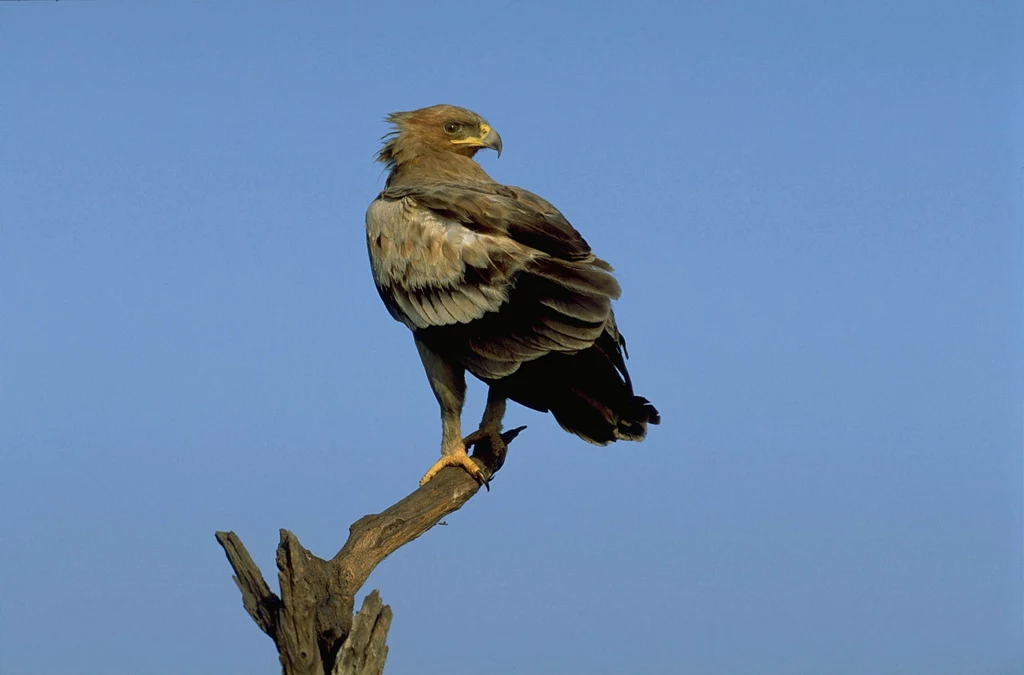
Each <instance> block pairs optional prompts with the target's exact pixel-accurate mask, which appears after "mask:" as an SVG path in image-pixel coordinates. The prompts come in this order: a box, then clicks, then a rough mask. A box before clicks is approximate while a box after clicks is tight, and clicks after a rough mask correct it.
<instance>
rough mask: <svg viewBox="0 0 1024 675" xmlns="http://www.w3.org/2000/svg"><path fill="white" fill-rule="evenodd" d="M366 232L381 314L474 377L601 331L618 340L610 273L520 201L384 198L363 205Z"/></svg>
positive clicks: (442, 191) (424, 188)
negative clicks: (384, 312)
mask: <svg viewBox="0 0 1024 675" xmlns="http://www.w3.org/2000/svg"><path fill="white" fill-rule="evenodd" d="M366 232H367V246H368V248H369V253H370V261H371V266H372V269H373V278H374V282H375V283H376V286H377V290H378V291H379V292H380V295H381V297H382V298H383V300H384V303H385V305H386V306H387V308H388V310H389V311H390V313H391V315H392V316H393V317H394V318H395V319H397V320H399V321H401V322H403V323H405V325H406V326H408V327H409V328H410V329H412V330H413V331H414V332H415V333H416V335H417V337H418V338H420V339H421V340H423V341H424V342H425V343H427V344H428V345H429V346H430V347H431V349H433V350H434V351H437V352H438V353H440V354H443V355H444V356H445V357H446V358H450V359H452V360H455V361H456V362H458V363H460V364H461V365H462V366H463V367H465V368H467V369H468V370H469V371H470V372H472V373H473V374H475V375H477V376H478V377H481V378H484V379H499V378H502V377H505V376H507V375H510V374H511V373H514V372H515V371H516V370H517V369H518V368H519V366H520V365H521V364H522V363H525V362H527V361H532V360H535V359H538V358H540V357H541V356H544V355H545V354H548V353H551V352H565V353H573V352H576V351H579V350H583V349H587V348H589V347H591V346H592V345H593V344H594V343H595V341H597V339H598V338H599V337H600V336H601V335H602V333H603V332H605V330H606V329H608V330H609V331H610V332H611V333H612V334H613V335H617V332H616V331H615V328H614V318H613V316H612V311H611V301H612V300H613V299H615V298H617V297H618V296H619V293H620V289H619V285H618V283H617V282H616V281H615V278H614V277H613V276H612V275H611V267H610V266H609V265H608V264H607V263H605V262H604V261H602V260H600V259H598V258H596V257H594V255H593V253H592V252H591V250H590V246H588V245H587V242H586V241H584V240H583V237H581V236H580V234H579V232H577V231H576V230H575V229H574V228H573V227H572V225H570V224H569V222H568V221H567V220H566V219H565V217H564V216H563V215H562V214H561V213H559V212H558V210H557V209H556V208H555V207H553V206H552V205H551V204H549V203H548V202H546V201H545V200H543V199H541V198H540V197H538V196H536V195H534V194H532V193H530V192H527V191H526V190H521V189H518V188H512V187H508V186H502V185H497V184H462V183H449V182H437V183H430V184H425V185H411V186H410V185H403V186H400V187H391V188H388V189H386V190H384V192H382V193H381V194H380V195H379V196H378V197H377V199H376V200H374V202H373V203H372V204H371V205H370V208H369V209H368V211H367V214H366ZM616 351H617V350H616ZM609 356H610V357H612V358H613V359H615V357H618V359H615V360H621V356H619V355H618V354H616V355H614V356H613V355H609Z"/></svg>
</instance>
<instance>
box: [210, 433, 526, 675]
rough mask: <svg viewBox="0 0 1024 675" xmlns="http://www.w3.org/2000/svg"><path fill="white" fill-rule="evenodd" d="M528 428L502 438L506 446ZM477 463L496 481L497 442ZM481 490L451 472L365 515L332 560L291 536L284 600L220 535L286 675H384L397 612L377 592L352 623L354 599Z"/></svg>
mask: <svg viewBox="0 0 1024 675" xmlns="http://www.w3.org/2000/svg"><path fill="white" fill-rule="evenodd" d="M524 428H525V427H519V428H517V429H512V430H510V431H506V432H505V433H503V434H502V439H503V440H504V441H505V443H506V444H507V443H511V442H512V439H514V438H515V437H516V436H518V435H519V432H521V431H522V430H523V429H524ZM473 459H474V460H475V461H476V462H477V463H478V464H479V465H480V466H481V467H482V468H483V469H484V470H485V472H486V473H487V474H488V476H493V475H494V474H495V473H496V472H497V471H498V469H500V468H501V465H502V463H503V462H504V460H505V456H504V453H503V452H499V451H496V450H495V449H494V448H492V447H491V445H490V443H488V442H486V441H483V442H481V443H479V444H477V446H476V448H475V450H474V452H473ZM479 491H480V485H479V484H477V482H476V481H475V480H474V479H473V478H472V477H471V476H470V475H469V474H468V473H466V472H465V471H464V470H462V469H461V468H453V467H449V468H447V469H445V470H443V471H441V472H440V473H439V474H437V475H436V476H435V477H434V478H433V480H431V481H430V482H429V483H427V484H426V485H424V486H423V487H420V488H419V489H417V490H415V491H414V492H413V493H412V494H410V495H409V496H408V497H406V498H405V499H402V500H401V501H399V502H398V503H396V504H394V505H393V506H391V507H389V508H387V509H385V510H384V511H382V512H381V513H376V514H372V515H368V516H363V517H362V518H360V519H359V520H357V521H356V522H355V523H353V524H352V526H351V527H350V528H349V536H348V540H347V541H346V542H345V545H344V546H342V547H341V550H340V551H338V553H337V554H335V555H334V557H333V558H331V559H330V560H324V559H323V558H318V557H316V556H315V555H313V554H312V553H310V552H309V551H308V550H306V549H305V548H304V547H303V546H302V544H300V543H299V540H298V538H297V537H296V536H295V535H294V534H292V533H291V532H289V531H288V530H281V541H280V543H279V544H278V547H277V569H278V580H279V583H280V586H281V595H280V596H278V595H277V594H275V593H274V592H273V591H271V590H270V587H269V586H268V585H267V582H266V581H265V580H264V579H263V575H262V574H261V573H260V570H259V568H258V567H257V566H256V563H254V562H253V560H252V557H251V556H250V555H249V552H248V551H246V549H245V546H244V545H243V544H242V540H241V539H239V538H238V536H237V535H236V534H235V533H234V532H218V533H217V541H218V542H219V543H220V545H221V546H222V547H223V548H224V553H225V554H226V555H227V558H228V562H229V563H230V564H231V567H232V569H233V570H234V571H235V576H234V579H235V584H236V585H237V586H238V590H239V591H241V592H242V604H243V605H244V606H245V610H246V611H247V612H248V613H249V616H251V617H252V619H253V621H255V622H256V625H257V626H259V627H260V630H262V631H263V632H264V633H266V634H267V635H268V636H270V639H272V640H273V641H274V644H275V645H277V651H278V653H279V655H280V658H281V669H282V672H283V673H284V675H380V673H381V672H383V670H384V661H385V659H386V658H387V654H388V648H387V645H386V644H385V641H386V638H387V633H388V629H389V628H390V627H391V608H390V607H389V606H387V605H385V604H383V603H382V602H381V599H380V595H379V594H378V593H377V591H373V592H372V593H370V594H369V595H368V596H366V599H365V600H364V601H363V606H362V609H360V610H359V613H358V614H356V615H355V616H354V617H353V608H354V606H355V596H356V594H357V593H358V592H359V589H360V588H362V586H363V584H364V583H366V580H367V578H369V576H370V573H371V572H373V570H374V568H375V567H377V565H379V564H380V563H381V561H383V560H384V558H386V557H388V556H389V555H391V554H392V553H394V552H395V551H396V550H397V549H398V548H400V547H402V546H404V545H405V544H408V543H409V542H410V541H412V540H413V539H416V538H417V537H419V536H420V535H422V534H423V533H424V532H426V531H427V530H429V529H430V528H432V527H434V525H437V523H438V522H440V521H441V519H442V518H444V517H445V516H447V515H448V514H450V513H452V512H454V511H457V510H458V509H460V508H462V506H463V505H464V504H465V503H466V502H468V501H469V500H470V499H471V498H472V497H473V495H475V494H476V493H477V492H479Z"/></svg>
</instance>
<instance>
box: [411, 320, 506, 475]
mask: <svg viewBox="0 0 1024 675" xmlns="http://www.w3.org/2000/svg"><path fill="white" fill-rule="evenodd" d="M416 348H417V349H418V350H419V352H420V360H421V361H423V369H424V370H425V371H426V373H427V380H428V381H429V382H430V388H431V389H432V390H433V391H434V397H435V398H437V403H438V405H439V406H441V459H439V460H437V461H436V462H434V464H433V466H431V467H430V469H429V470H428V471H427V473H425V474H424V475H423V478H421V479H420V486H423V485H426V484H427V482H428V481H429V480H430V479H431V478H433V477H434V476H436V475H437V473H438V472H439V471H441V469H444V468H445V467H449V466H461V467H462V468H463V469H465V470H466V472H467V473H468V474H469V475H470V476H472V477H473V478H474V479H475V480H476V481H477V482H478V483H480V484H481V485H483V486H485V487H486V488H487V489H488V490H490V489H491V488H490V485H488V477H487V474H486V473H484V470H483V469H481V468H480V466H479V465H478V464H477V463H476V462H474V461H473V460H472V459H470V457H469V455H468V454H467V453H466V444H465V443H464V442H463V441H462V404H463V403H464V402H465V400H466V371H465V370H464V369H463V368H461V367H460V366H458V365H456V364H454V363H452V362H451V361H448V360H446V359H445V358H444V357H442V356H441V355H440V354H438V353H436V352H435V351H433V350H432V349H430V348H429V347H427V346H426V345H425V344H423V342H421V341H420V339H419V338H418V337H417V338H416Z"/></svg>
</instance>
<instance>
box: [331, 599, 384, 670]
mask: <svg viewBox="0 0 1024 675" xmlns="http://www.w3.org/2000/svg"><path fill="white" fill-rule="evenodd" d="M390 628H391V608H390V607H388V606H387V605H385V604H384V603H383V602H382V601H381V599H380V593H378V592H377V591H373V592H371V593H370V594H369V595H367V596H366V599H365V600H363V607H362V609H360V610H359V613H358V614H356V618H355V621H354V622H353V623H352V632H350V633H349V634H348V637H347V638H346V639H345V644H343V645H342V647H341V654H340V655H339V656H338V662H337V664H336V665H335V666H334V670H333V671H332V673H331V675H380V673H382V672H384V662H385V661H386V660H387V658H388V647H387V645H386V644H384V642H385V640H386V639H387V636H388V630H390Z"/></svg>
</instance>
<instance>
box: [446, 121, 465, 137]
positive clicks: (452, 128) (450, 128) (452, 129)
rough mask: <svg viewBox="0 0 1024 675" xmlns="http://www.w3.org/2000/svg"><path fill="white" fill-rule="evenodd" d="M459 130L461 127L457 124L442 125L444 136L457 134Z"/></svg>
mask: <svg viewBox="0 0 1024 675" xmlns="http://www.w3.org/2000/svg"><path fill="white" fill-rule="evenodd" d="M461 128H462V125H461V124H459V123H458V122H448V123H447V124H445V125H444V131H445V133H446V134H454V133H458V131H459V129H461Z"/></svg>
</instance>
